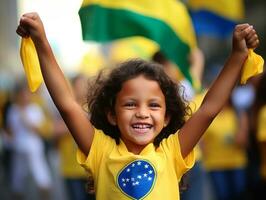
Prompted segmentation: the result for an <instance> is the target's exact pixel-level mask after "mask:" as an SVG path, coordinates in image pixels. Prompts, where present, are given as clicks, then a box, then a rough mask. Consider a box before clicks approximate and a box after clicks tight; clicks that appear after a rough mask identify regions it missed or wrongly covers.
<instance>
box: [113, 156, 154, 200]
mask: <svg viewBox="0 0 266 200" xmlns="http://www.w3.org/2000/svg"><path fill="white" fill-rule="evenodd" d="M155 181H156V172H155V169H154V167H153V166H152V165H151V164H150V163H149V162H148V161H146V160H135V161H133V162H131V163H129V164H128V165H127V166H126V167H125V168H124V169H122V171H121V172H120V173H119V175H118V179H117V183H118V186H119V188H120V189H121V190H122V191H123V193H125V194H126V195H128V196H129V197H131V198H133V199H136V200H138V199H142V198H143V197H145V196H146V195H148V194H149V193H150V192H151V190H152V189H153V185H154V183H155Z"/></svg>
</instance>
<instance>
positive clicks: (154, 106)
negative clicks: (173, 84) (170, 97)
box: [149, 103, 161, 108]
mask: <svg viewBox="0 0 266 200" xmlns="http://www.w3.org/2000/svg"><path fill="white" fill-rule="evenodd" d="M149 106H150V107H151V108H159V107H161V106H160V104H158V103H150V105H149Z"/></svg>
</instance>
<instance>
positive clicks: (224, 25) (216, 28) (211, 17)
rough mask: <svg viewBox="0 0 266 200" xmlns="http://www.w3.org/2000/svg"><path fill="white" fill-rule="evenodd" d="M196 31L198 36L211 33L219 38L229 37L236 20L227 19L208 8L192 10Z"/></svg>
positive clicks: (210, 34)
mask: <svg viewBox="0 0 266 200" xmlns="http://www.w3.org/2000/svg"><path fill="white" fill-rule="evenodd" d="M190 14H191V18H192V21H193V24H194V28H195V32H196V34H197V35H198V36H202V35H209V36H213V37H217V38H227V37H229V36H230V35H231V34H232V32H233V30H234V27H235V25H236V24H237V22H236V21H232V20H230V19H226V18H224V17H222V16H219V15H217V14H215V13H212V12H210V11H208V10H197V11H190Z"/></svg>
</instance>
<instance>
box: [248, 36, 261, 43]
mask: <svg viewBox="0 0 266 200" xmlns="http://www.w3.org/2000/svg"><path fill="white" fill-rule="evenodd" d="M256 40H258V35H257V34H255V35H253V36H252V37H251V38H249V39H246V42H247V43H253V42H254V41H256Z"/></svg>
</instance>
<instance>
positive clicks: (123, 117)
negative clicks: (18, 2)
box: [17, 13, 258, 200]
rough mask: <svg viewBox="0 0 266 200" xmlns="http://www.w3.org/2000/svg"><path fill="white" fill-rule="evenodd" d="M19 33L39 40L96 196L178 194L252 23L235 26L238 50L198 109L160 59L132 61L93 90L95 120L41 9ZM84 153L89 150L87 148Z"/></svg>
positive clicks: (45, 69)
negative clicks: (74, 87) (77, 93)
mask: <svg viewBox="0 0 266 200" xmlns="http://www.w3.org/2000/svg"><path fill="white" fill-rule="evenodd" d="M17 33H18V34H19V35H20V36H22V37H28V36H30V37H31V38H32V39H33V41H34V44H35V47H36V50H37V53H38V56H39V60H40V65H41V70H42V74H43V77H44V80H45V84H46V86H47V88H48V90H49V92H50V95H51V96H52V98H53V101H54V103H55V105H56V106H57V108H58V110H59V112H60V113H61V115H62V117H63V119H64V121H65V123H66V124H67V126H68V128H69V130H70V132H71V134H72V135H73V137H74V139H75V141H76V143H77V144H78V146H79V148H80V150H81V151H79V153H78V161H79V162H80V163H81V164H82V165H83V166H84V167H85V168H86V169H87V170H88V171H89V172H90V173H92V175H93V178H94V185H95V190H96V198H97V199H116V200H117V199H162V198H164V199H179V189H178V181H179V180H180V178H181V177H182V175H183V174H184V173H185V172H186V171H187V170H188V169H189V168H191V167H192V165H193V162H194V156H193V151H192V150H193V148H194V146H195V145H196V144H197V142H198V141H199V139H200V137H201V136H202V134H203V133H204V131H205V130H206V129H207V128H208V126H209V125H210V123H211V122H212V120H213V119H214V118H215V116H216V115H217V114H218V113H219V111H220V110H221V109H222V107H223V105H224V104H225V103H226V102H227V99H228V98H229V96H230V94H231V91H232V89H233V87H234V85H235V84H236V82H237V79H238V77H239V75H240V72H241V69H242V66H243V63H244V62H245V59H246V58H247V55H248V48H256V47H257V45H258V36H257V34H256V32H255V30H254V29H253V27H252V26H250V25H248V24H241V25H238V26H236V29H235V31H234V36H233V49H232V53H231V55H230V57H229V59H228V61H227V63H226V64H225V66H224V68H223V70H222V71H221V73H220V75H219V76H218V78H217V79H216V81H215V82H214V83H213V85H212V87H211V88H210V90H209V92H208V93H207V95H206V97H205V99H204V101H203V103H202V105H201V107H200V108H199V109H198V111H197V112H196V113H195V114H194V115H193V116H192V117H191V118H190V119H189V120H188V121H186V122H185V115H186V113H187V109H186V106H185V104H184V103H183V101H182V98H181V97H180V96H179V93H178V86H177V85H176V84H175V83H174V82H173V81H171V80H170V78H168V76H167V75H166V74H165V73H164V72H163V69H162V68H161V66H160V65H157V64H154V63H149V62H145V61H142V60H132V61H128V62H125V63H123V64H122V65H120V67H118V68H116V69H114V70H113V71H112V73H111V74H110V75H109V77H107V78H106V79H101V77H99V78H98V79H97V80H98V82H97V83H98V84H95V85H94V86H95V88H93V90H92V89H91V90H90V92H91V95H89V102H88V103H89V110H90V112H91V113H90V114H91V119H90V121H89V120H88V118H87V115H86V114H85V113H84V112H83V110H82V108H81V107H80V105H79V104H78V103H77V102H76V101H75V97H74V95H73V94H72V91H71V89H70V88H69V87H68V84H67V82H66V81H65V78H64V75H63V73H62V71H61V70H60V68H59V66H58V64H57V62H56V60H55V57H54V55H53V52H52V50H51V47H50V45H49V42H48V40H47V38H46V35H45V31H44V28H43V24H42V22H41V19H40V18H39V16H38V14H36V13H28V14H24V15H23V16H22V17H21V20H20V24H19V26H18V29H17ZM81 152H82V153H81Z"/></svg>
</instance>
